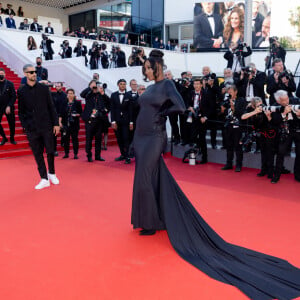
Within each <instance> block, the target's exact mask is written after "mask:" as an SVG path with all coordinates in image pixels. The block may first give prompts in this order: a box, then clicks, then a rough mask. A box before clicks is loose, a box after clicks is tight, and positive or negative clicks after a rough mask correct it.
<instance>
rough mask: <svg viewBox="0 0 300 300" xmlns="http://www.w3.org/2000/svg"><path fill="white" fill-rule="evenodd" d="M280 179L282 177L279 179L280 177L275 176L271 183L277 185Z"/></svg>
mask: <svg viewBox="0 0 300 300" xmlns="http://www.w3.org/2000/svg"><path fill="white" fill-rule="evenodd" d="M279 178H280V177H278V176H273V178H272V180H271V183H277V182H278V181H279Z"/></svg>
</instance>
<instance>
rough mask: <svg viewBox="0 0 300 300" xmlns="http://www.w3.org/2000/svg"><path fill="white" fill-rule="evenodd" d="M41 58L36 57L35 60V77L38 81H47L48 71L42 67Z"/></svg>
mask: <svg viewBox="0 0 300 300" xmlns="http://www.w3.org/2000/svg"><path fill="white" fill-rule="evenodd" d="M42 62H43V60H42V58H41V57H37V58H36V67H35V69H36V75H37V77H38V78H40V80H48V70H47V69H46V68H44V67H42Z"/></svg>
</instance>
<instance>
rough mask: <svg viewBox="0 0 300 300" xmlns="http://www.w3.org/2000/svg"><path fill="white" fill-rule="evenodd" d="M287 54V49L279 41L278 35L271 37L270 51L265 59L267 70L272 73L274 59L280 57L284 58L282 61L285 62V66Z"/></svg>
mask: <svg viewBox="0 0 300 300" xmlns="http://www.w3.org/2000/svg"><path fill="white" fill-rule="evenodd" d="M285 56H286V51H285V49H284V48H283V47H282V46H281V44H280V43H279V41H278V40H277V38H276V37H272V39H271V38H270V53H269V55H268V56H267V57H266V58H265V61H266V70H268V71H269V74H270V73H272V71H273V70H272V69H271V66H272V64H273V61H274V60H275V59H276V58H280V59H281V60H282V62H283V66H284V62H285ZM284 68H285V67H284Z"/></svg>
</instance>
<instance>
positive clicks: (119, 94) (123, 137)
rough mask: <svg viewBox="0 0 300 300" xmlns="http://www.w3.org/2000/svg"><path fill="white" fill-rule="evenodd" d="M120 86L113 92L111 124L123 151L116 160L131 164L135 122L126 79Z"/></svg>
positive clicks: (120, 82)
mask: <svg viewBox="0 0 300 300" xmlns="http://www.w3.org/2000/svg"><path fill="white" fill-rule="evenodd" d="M118 87H119V90H118V91H116V92H114V93H112V94H111V125H112V128H113V129H114V131H115V134H116V137H117V141H118V145H119V148H120V152H121V156H120V157H117V158H116V159H115V160H116V161H122V160H125V164H130V158H129V153H128V151H129V131H130V130H133V122H132V112H131V102H130V99H129V98H130V95H129V94H128V93H126V80H125V79H120V80H119V81H118Z"/></svg>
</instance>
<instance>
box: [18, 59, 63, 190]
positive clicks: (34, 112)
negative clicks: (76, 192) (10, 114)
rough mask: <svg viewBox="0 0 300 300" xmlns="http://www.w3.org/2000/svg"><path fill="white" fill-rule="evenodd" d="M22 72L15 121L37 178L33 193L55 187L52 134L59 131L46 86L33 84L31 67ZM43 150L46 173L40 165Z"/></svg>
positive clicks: (32, 68) (33, 76)
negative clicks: (26, 143)
mask: <svg viewBox="0 0 300 300" xmlns="http://www.w3.org/2000/svg"><path fill="white" fill-rule="evenodd" d="M23 71H24V75H25V76H26V78H27V82H26V84H25V85H24V86H22V87H21V88H20V89H19V90H18V101H19V102H18V105H19V117H20V121H21V124H22V127H23V128H24V129H25V132H26V135H27V138H28V141H29V145H30V147H31V149H32V152H33V155H34V158H35V160H36V163H37V165H38V170H39V174H40V177H41V181H40V183H39V184H38V185H36V186H35V189H43V188H45V187H49V186H50V182H51V183H53V184H59V180H58V179H57V177H56V175H55V167H54V145H53V134H55V135H58V134H59V131H60V128H59V124H58V117H57V114H56V111H55V107H54V104H53V100H52V98H51V94H50V92H49V88H48V86H46V85H43V84H41V83H38V82H37V76H36V70H35V67H34V66H33V65H30V64H27V65H25V66H24V67H23ZM45 148H46V152H47V161H48V173H47V169H46V165H45V161H44V149H45Z"/></svg>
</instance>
